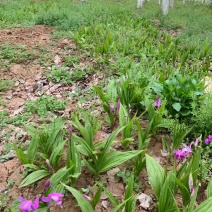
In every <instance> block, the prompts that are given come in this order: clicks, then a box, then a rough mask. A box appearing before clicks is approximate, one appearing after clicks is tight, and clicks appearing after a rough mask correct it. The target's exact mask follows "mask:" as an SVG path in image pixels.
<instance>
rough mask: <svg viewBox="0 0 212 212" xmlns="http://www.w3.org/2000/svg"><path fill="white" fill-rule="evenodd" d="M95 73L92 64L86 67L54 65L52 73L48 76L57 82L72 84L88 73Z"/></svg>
mask: <svg viewBox="0 0 212 212" xmlns="http://www.w3.org/2000/svg"><path fill="white" fill-rule="evenodd" d="M90 73H93V68H92V67H91V66H89V65H88V66H85V67H79V66H78V67H76V68H71V69H70V68H68V67H56V66H52V70H51V72H50V73H47V75H46V76H47V78H48V79H50V80H52V81H53V82H55V83H62V84H65V85H71V84H72V83H73V82H75V81H78V80H82V79H83V78H84V77H85V76H86V74H90Z"/></svg>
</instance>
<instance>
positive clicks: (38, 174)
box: [19, 170, 49, 188]
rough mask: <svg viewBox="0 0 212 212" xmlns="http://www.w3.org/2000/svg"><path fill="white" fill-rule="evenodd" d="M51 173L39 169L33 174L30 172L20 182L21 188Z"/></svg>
mask: <svg viewBox="0 0 212 212" xmlns="http://www.w3.org/2000/svg"><path fill="white" fill-rule="evenodd" d="M48 175H49V172H48V171H46V170H38V171H34V172H32V173H31V174H29V175H28V176H27V177H26V178H25V179H24V180H23V181H22V182H21V184H20V186H19V187H20V188H21V187H24V186H28V185H30V184H32V183H34V182H36V181H38V180H40V179H42V178H44V177H46V176H48Z"/></svg>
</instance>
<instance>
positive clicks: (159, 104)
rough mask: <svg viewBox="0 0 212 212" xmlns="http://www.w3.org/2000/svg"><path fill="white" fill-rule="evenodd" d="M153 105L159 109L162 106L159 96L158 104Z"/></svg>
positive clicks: (157, 98)
mask: <svg viewBox="0 0 212 212" xmlns="http://www.w3.org/2000/svg"><path fill="white" fill-rule="evenodd" d="M153 105H154V106H155V107H156V108H158V109H159V108H160V107H161V106H162V104H161V101H160V98H159V97H158V96H156V102H155V103H153Z"/></svg>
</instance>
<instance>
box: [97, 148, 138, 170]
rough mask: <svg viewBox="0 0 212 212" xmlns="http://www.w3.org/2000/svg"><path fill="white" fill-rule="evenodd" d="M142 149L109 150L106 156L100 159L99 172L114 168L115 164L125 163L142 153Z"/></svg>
mask: <svg viewBox="0 0 212 212" xmlns="http://www.w3.org/2000/svg"><path fill="white" fill-rule="evenodd" d="M141 152H142V150H134V151H128V152H116V151H114V152H109V153H107V154H106V155H105V157H104V158H101V159H100V160H99V164H98V167H97V169H98V173H101V172H105V171H107V170H109V169H112V168H114V167H115V166H117V165H119V164H121V163H124V162H125V161H128V160H130V159H132V158H133V157H135V156H136V155H138V154H140V153H141Z"/></svg>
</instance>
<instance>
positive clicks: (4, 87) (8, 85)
mask: <svg viewBox="0 0 212 212" xmlns="http://www.w3.org/2000/svg"><path fill="white" fill-rule="evenodd" d="M13 84H14V82H13V81H12V80H0V92H3V91H8V90H11V89H12V88H13Z"/></svg>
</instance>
